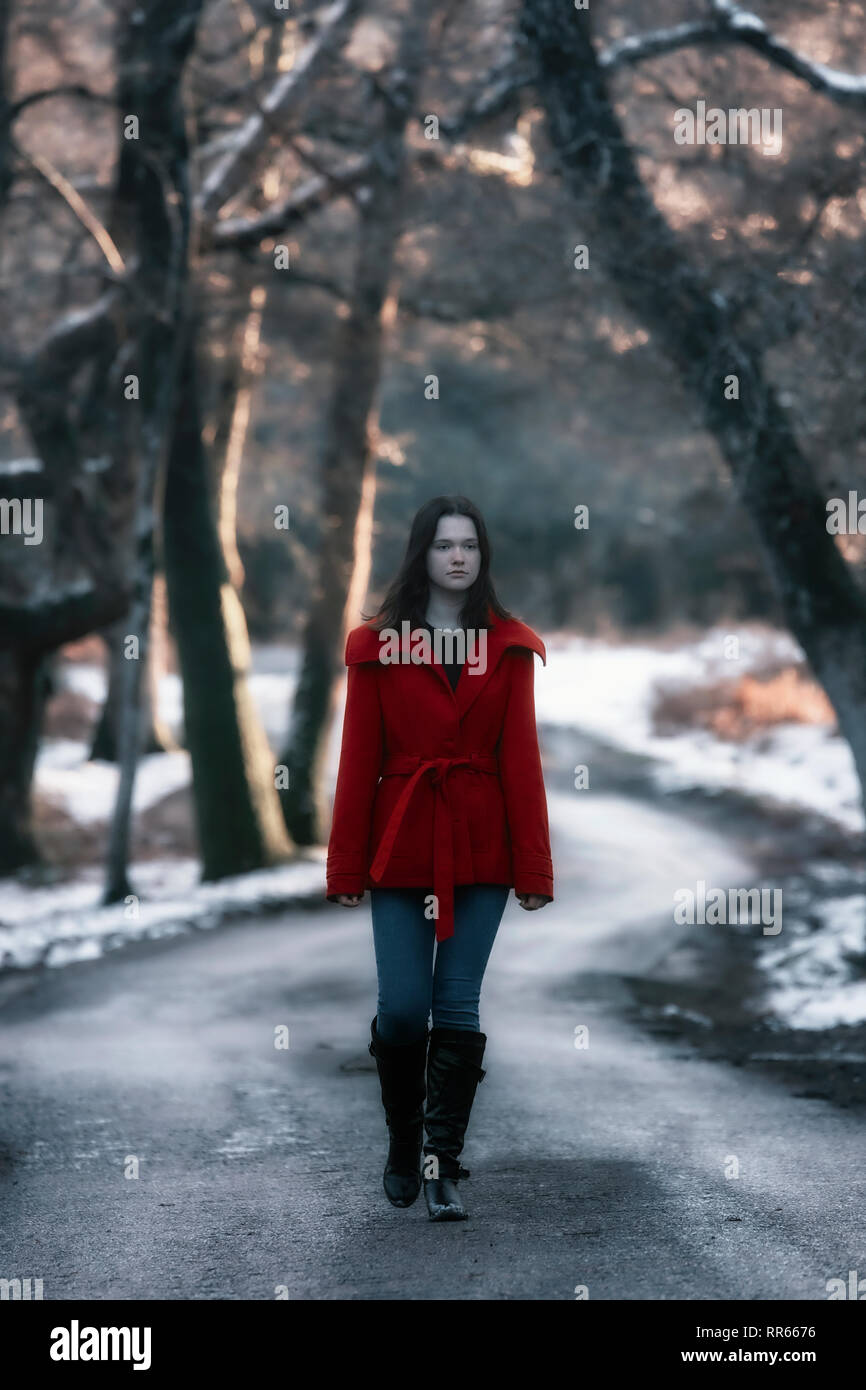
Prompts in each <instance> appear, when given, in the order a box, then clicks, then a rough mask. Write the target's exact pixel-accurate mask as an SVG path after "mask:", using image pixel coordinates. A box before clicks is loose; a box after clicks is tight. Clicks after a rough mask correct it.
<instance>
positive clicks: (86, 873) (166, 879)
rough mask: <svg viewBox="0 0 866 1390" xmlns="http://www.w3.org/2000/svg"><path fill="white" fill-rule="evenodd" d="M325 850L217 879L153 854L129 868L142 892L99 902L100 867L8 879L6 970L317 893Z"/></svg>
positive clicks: (3, 915)
mask: <svg viewBox="0 0 866 1390" xmlns="http://www.w3.org/2000/svg"><path fill="white" fill-rule="evenodd" d="M323 872H324V852H323V851H317V852H315V853H311V856H310V858H309V860H307V861H299V862H298V863H294V864H286V865H283V866H280V867H279V868H274V869H261V870H259V871H258V872H257V873H251V874H238V875H237V876H236V877H234V878H227V879H222V880H221V881H219V882H217V883H200V882H199V881H198V879H199V873H200V865H199V864H198V862H197V861H196V860H194V859H182V860H178V859H171V860H162V861H160V860H150V861H148V862H147V863H146V864H139V865H137V866H136V867H135V869H134V871H133V872H132V874H131V878H132V880H133V884H134V887H135V888H136V889H137V890H138V893H137V894H135V895H131V896H130V897H129V898H127V899H125V901H124V902H122V903H116V904H114V905H112V906H111V907H101V906H100V898H101V889H102V873H101V870H100V869H98V868H96V867H94V866H88V867H86V868H85V869H82V871H81V875H80V878H79V880H78V881H76V882H75V883H73V884H62V885H57V886H56V887H52V888H35V889H34V888H25V887H23V886H21V885H17V884H9V883H7V884H6V885H5V886H4V889H3V898H2V907H0V970H2V969H4V968H5V969H8V968H10V967H17V968H18V969H26V968H27V967H29V966H34V965H40V964H41V965H49V966H56V965H68V964H69V963H70V962H72V961H79V960H92V959H93V958H94V957H96V956H101V955H102V954H103V953H104V952H105V951H107V950H110V949H112V948H113V947H116V946H121V945H123V944H124V943H125V942H127V941H133V940H136V939H137V938H140V937H159V936H177V935H178V934H179V933H181V932H185V931H189V930H190V929H191V928H192V927H202V928H204V927H215V926H218V925H219V923H220V922H222V921H224V920H226V919H227V918H228V917H237V916H242V915H243V914H244V913H248V912H253V913H259V912H261V911H263V910H264V909H267V908H278V907H283V906H286V905H288V904H290V903H292V902H294V901H297V900H298V899H302V898H311V897H312V898H315V899H317V900H318V899H319V898H320V897H321V893H322V884H323Z"/></svg>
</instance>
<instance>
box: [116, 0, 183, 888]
mask: <svg viewBox="0 0 866 1390" xmlns="http://www.w3.org/2000/svg"><path fill="white" fill-rule="evenodd" d="M201 5H202V0H180V3H178V0H150V4H149V5H146V6H142V5H140V4H139V3H138V0H132V2H131V4H130V6H129V8H128V9H127V11H126V13H125V16H124V18H125V21H126V22H125V24H124V25H122V27H121V30H120V36H119V43H118V74H119V80H118V98H119V100H118V105H119V110H120V112H121V117H120V120H121V138H120V159H119V165H118V180H117V192H116V198H115V206H114V214H115V217H116V221H117V229H118V236H119V237H120V243H119V244H121V245H122V246H123V247H124V249H127V248H128V251H129V253H130V255H131V256H132V257H133V258H134V263H135V265H136V270H135V275H136V282H137V288H138V290H139V292H140V301H138V302H137V303H136V306H135V309H134V311H133V313H132V314H131V328H132V335H131V337H132V341H133V342H134V343H135V346H136V358H135V372H134V374H135V375H136V377H137V379H138V382H139V392H140V399H139V400H138V403H137V404H133V406H132V409H133V412H134V413H133V419H134V422H135V426H136V428H135V446H136V447H135V456H136V461H137V465H138V467H137V476H136V487H135V509H134V513H133V521H132V535H131V540H132V545H131V555H130V570H131V572H132V576H133V591H132V601H131V603H130V609H129V618H128V629H127V634H128V638H129V639H130V640H131V642H132V643H133V644H135V647H134V650H132V651H128V650H126V638H125V639H124V651H123V654H122V655H123V666H122V667H121V671H120V677H119V696H120V698H119V702H118V714H117V745H118V746H117V753H118V763H119V777H118V784H117V798H116V801H115V806H114V814H113V816H112V821H111V826H110V830H109V841H108V854H107V858H106V881H105V898H104V900H105V902H107V903H110V902H117V901H118V900H119V899H121V898H124V897H126V896H127V895H128V894H129V891H130V889H129V883H128V878H127V864H128V859H129V840H130V822H131V816H132V796H133V791H134V787H135V775H136V769H137V766H138V757H139V746H140V740H141V706H142V691H143V687H144V685H145V679H144V671H145V668H146V665H147V657H148V645H149V636H150V613H151V598H152V593H153V581H154V574H155V572H156V537H155V532H156V524H157V514H158V509H159V505H160V502H161V499H162V490H163V478H164V470H165V462H166V457H167V452H168V447H169V443H170V440H171V434H172V429H173V425H174V420H175V418H176V413H177V409H178V392H177V385H178V375H179V372H180V367H181V361H182V359H183V355H184V352H185V350H186V322H187V315H186V300H187V284H188V279H189V242H190V236H189V228H190V205H189V147H188V142H187V132H186V116H185V112H184V107H183V98H182V92H181V83H182V79H183V73H184V68H185V66H186V61H187V59H188V57H189V55H190V52H191V51H192V47H193V43H194V40H195V32H196V26H197V24H198V19H199V13H200V10H201ZM128 112H135V113H136V115H137V116H138V118H139V123H140V124H139V132H138V138H136V139H134V140H129V139H125V138H124V130H123V127H124V124H125V120H126V113H128ZM181 405H182V398H181Z"/></svg>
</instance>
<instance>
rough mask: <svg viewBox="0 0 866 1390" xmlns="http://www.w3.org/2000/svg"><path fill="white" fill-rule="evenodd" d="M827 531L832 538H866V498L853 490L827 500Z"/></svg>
mask: <svg viewBox="0 0 866 1390" xmlns="http://www.w3.org/2000/svg"><path fill="white" fill-rule="evenodd" d="M827 530H828V531H829V533H830V535H831V536H866V497H859V496H858V495H857V493H856V492H855V491H854V490H853V488H852V490H851V491H850V492H849V493H848V497H847V500H846V499H845V498H844V497H830V498H828V500H827Z"/></svg>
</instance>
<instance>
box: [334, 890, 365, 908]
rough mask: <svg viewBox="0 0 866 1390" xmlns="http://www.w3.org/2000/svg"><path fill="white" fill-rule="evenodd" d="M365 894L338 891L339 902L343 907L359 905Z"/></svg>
mask: <svg viewBox="0 0 866 1390" xmlns="http://www.w3.org/2000/svg"><path fill="white" fill-rule="evenodd" d="M363 896H364V894H363V893H338V894H337V902H338V903H339V904H340V906H341V907H357V906H358V904H359V902H360V901H361V899H362V898H363Z"/></svg>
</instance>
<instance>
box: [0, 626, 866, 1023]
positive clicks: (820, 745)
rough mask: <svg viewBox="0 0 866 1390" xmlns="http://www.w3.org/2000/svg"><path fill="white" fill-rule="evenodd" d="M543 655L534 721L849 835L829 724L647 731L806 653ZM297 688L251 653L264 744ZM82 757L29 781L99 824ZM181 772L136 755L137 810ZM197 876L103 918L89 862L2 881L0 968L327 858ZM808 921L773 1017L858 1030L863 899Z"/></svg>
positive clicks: (96, 680)
mask: <svg viewBox="0 0 866 1390" xmlns="http://www.w3.org/2000/svg"><path fill="white" fill-rule="evenodd" d="M732 638H733V639H735V640H736V644H737V647H736V659H735V660H732V659H731V657H730V650H731V639H732ZM546 645H547V651H548V664H547V666H546V667H545V668H541V667H540V665H539V666H538V667H537V670H536V682H535V692H536V712H537V716H538V720H539V723H540V724H541V725H545V724H547V725H558V726H565V727H568V728H574V729H578V730H582V731H584V732H586V733H588V734H590V735H592V736H594V737H596V738H598V739H601V740H603V741H605V742H607V743H609V744H611V745H613V746H615V747H619V748H622V749H624V750H626V751H628V752H632V753H635V754H639V755H642V756H644V757H647V758H649V759H651V760H652V763H653V766H652V770H651V773H650V776H651V777H652V779H653V780H654V781H655V783H656V785H657V787H658V788H659V790H660V791H667V790H674V789H685V788H704V789H712V790H718V791H721V790H723V789H736V790H737V791H738V792H740V793H743V794H746V795H753V796H757V797H760V798H762V799H771V800H775V801H778V802H783V803H786V804H788V805H795V806H802V807H803V808H804V809H810V810H817V811H819V812H821V813H822V814H824V815H825V816H827V817H828V818H831V819H833V820H835V821H836V822H837V823H838V824H839V825H840V828H843V829H845V830H846V831H858V832H859V831H862V830H863V827H864V822H863V814H862V810H861V806H860V800H859V787H858V783H857V778H856V774H855V770H854V765H853V759H852V757H851V754H850V752H849V750H848V746H847V744H846V743H845V742H844V740H842V739H841V738H839V737H838V736H836V735H834V734H833V732H832V730H830V729H829V728H827V727H825V726H822V725H808V724H802V725H800V724H782V725H778V726H776V727H774V728H772V729H770V730H766V731H763V732H761V733H760V734H757V735H755V736H754V737H751V738H747V739H745V740H743V741H742V742H739V743H735V742H726V741H724V740H722V739H719V738H717V737H716V736H715V735H714V734H713V733H712V732H709V731H705V730H702V729H687V730H683V731H682V732H679V733H677V734H674V735H672V736H667V735H662V734H659V733H657V732H656V731H655V730H654V727H653V719H652V709H653V703H654V700H655V697H656V695H657V694H658V693H659V692H660V691H662V690H667V689H670V688H672V687H673V688H677V687H678V688H681V689H683V690H689V689H694V688H696V687H702V686H706V685H710V684H715V683H716V682H717V681H719V680H723V679H726V678H730V677H732V676H739V675H743V674H745V673H746V672H748V671H753V670H756V669H759V668H760V667H762V666H765V665H766V664H767V663H768V661H779V662H782V663H798V662H799V661H800V660H802V653H801V651H800V649H799V647H798V646H797V644H796V643H795V642H794V641H793V639H792V638H791V637H790V636H789V635H788V634H786V633H783V632H776V631H773V630H771V629H769V628H763V627H757V626H756V627H748V628H746V627H741V628H736V629H728V630H726V629H720V628H719V629H714V630H712V631H710V632H708V633H706V634H705V635H704V636H703V637H702V638H701V639H700V640H693V641H688V642H681V643H680V644H679V645H675V644H669V645H667V646H664V645H663V644H654V645H650V644H648V643H643V644H640V643H622V642H613V641H611V642H607V641H604V640H600V639H593V638H583V637H574V636H572V635H552V636H550V637H549V638H547V639H546ZM59 676H60V679H61V681H62V682H63V684H65V685H66V686H67V687H68V688H69V689H72V690H75V691H77V692H79V693H81V694H82V695H85V696H86V697H87V698H89V699H91V700H93V701H94V702H97V703H98V702H101V700H102V699H103V697H104V690H105V680H104V674H103V672H102V670H101V669H100V668H99V667H98V666H96V665H88V664H84V663H79V664H68V665H65V666H62V667H61V668H60V672H59ZM296 678H297V652H296V651H294V650H291V649H287V648H282V647H277V646H268V647H265V646H262V647H258V648H256V649H254V652H253V674H252V677H251V680H250V686H251V691H252V695H253V699H254V701H255V703H256V705H257V707H258V710H259V714H260V716H261V718H262V722H263V724H264V726H265V730H266V732H267V735H268V737H269V739H270V742H271V746H272V747H273V748H274V749H275V750H276V749H279V748H280V746H281V743H282V739H283V737H284V734H285V729H286V724H287V719H288V711H289V708H290V704H291V699H292V695H293V692H294V686H295V681H296ZM344 695H345V687H344V689H343V696H344ZM159 711H160V715H161V717H162V719H163V720H164V721H165V723H166V724H167V725H168V727H169V728H170V729H171V730H172V731H173V732H174V733H175V735H177V734H178V733H179V730H180V725H181V719H182V690H181V685H180V681H179V679H178V677H177V676H174V675H169V676H166V677H164V678H163V680H162V681H161V683H160V690H159ZM337 713H338V717H337V719H336V720H335V722H334V725H333V727H332V731H331V737H330V742H329V747H328V752H327V757H326V770H327V775H328V776H329V778H330V781H331V784H332V785H333V782H334V779H335V778H336V772H337V763H338V758H339V749H340V737H341V726H342V707H341V706H340V707H338V712H337ZM86 752H87V749H86V746H85V745H84V744H83V743H78V742H73V741H71V740H59V739H58V740H47V741H45V742H44V743H43V745H42V747H41V749H40V753H39V758H38V762H37V770H36V785H37V788H38V790H39V792H40V793H41V794H42V795H44V796H47V797H49V798H51V799H53V800H55V801H59V802H60V804H61V805H63V806H64V807H65V809H66V810H67V811H68V813H69V814H70V815H71V816H73V818H75V819H76V820H78V821H79V822H80V823H81V824H87V823H90V824H92V823H94V822H98V821H104V820H107V819H108V817H109V816H110V813H111V808H112V803H113V798H114V790H115V785H116V776H117V774H116V769H115V768H113V767H111V766H110V765H108V764H105V763H91V762H87V761H85V756H86ZM189 778H190V765H189V758H188V755H187V754H186V753H185V752H182V751H179V752H173V753H166V754H157V755H151V756H149V757H146V758H144V759H142V762H141V765H140V767H139V772H138V777H137V779H136V789H135V807H136V809H137V810H139V811H141V810H143V809H145V808H146V807H149V806H153V805H155V804H156V803H158V802H159V801H160V800H162V799H163V798H164V797H166V796H168V795H170V794H171V793H172V792H174V791H176V790H178V789H179V788H182V787H184V786H186V785H188V783H189ZM198 873H199V868H198V865H197V864H196V863H195V862H194V861H192V860H171V861H151V862H147V863H142V864H139V865H135V866H134V867H133V870H132V872H131V877H132V880H133V883H134V887H135V889H136V891H137V892H138V893H139V895H140V900H135V901H133V902H131V903H127V904H120V905H118V906H115V907H111V908H101V907H100V906H99V900H100V891H101V877H102V875H101V870H100V869H99V868H97V867H92V866H91V867H85V868H83V869H82V870H81V871H80V872H79V874H78V876H77V878H76V880H75V881H74V882H72V883H69V882H66V883H63V884H59V885H57V886H55V887H44V888H39V887H26V886H24V885H23V884H18V883H14V882H11V883H10V882H8V881H7V882H6V883H5V884H4V885H3V888H2V897H0V968H2V967H3V966H18V967H23V966H29V965H34V964H37V963H39V962H42V963H44V964H47V965H62V964H65V963H67V962H68V961H71V960H80V959H86V958H89V957H91V956H96V955H99V954H101V953H102V951H104V950H106V949H109V948H111V947H112V946H115V945H119V944H122V942H123V941H124V940H128V939H131V938H134V937H140V936H153V935H166V934H174V933H177V932H180V931H184V930H186V929H188V928H189V927H190V926H212V925H214V924H215V923H216V922H218V921H221V920H223V919H224V918H225V917H227V916H229V915H235V914H237V913H243V912H245V911H256V910H260V909H261V908H262V907H265V906H267V905H269V904H270V905H277V904H284V903H288V902H291V901H292V900H293V899H294V898H298V897H300V898H306V897H309V896H310V895H313V896H316V895H320V894H321V893H322V892H323V890H324V850H319V851H316V852H314V853H313V854H312V855H311V856H310V858H309V860H307V861H305V862H304V861H302V862H299V863H296V864H292V865H288V866H286V867H283V868H279V869H274V870H269V871H263V872H260V873H257V874H248V875H244V876H241V877H238V878H234V879H229V880H226V881H225V882H222V883H217V884H200V883H199V882H198ZM811 911H812V920H813V923H814V922H815V921H817V923H818V929H817V930H815V929H809V930H807V929H806V928H805V927H804V926H803V925H802V924H801V923H800V924H798V922H797V921H796V917H795V918H794V919H792V921H791V929H790V931H785V932H784V936H783V937H780V938H779V939H778V941H774V942H772V943H768V945H767V948H766V951H765V953H764V954H763V955H762V968H763V969H764V970H765V971H766V979H767V990H768V1002H769V1005H770V1008H771V1010H772V1011H773V1012H775V1014H776V1016H777V1017H780V1018H783V1019H784V1020H785V1021H786V1022H788V1023H790V1024H791V1025H792V1026H794V1027H802V1028H810V1029H819V1028H825V1027H831V1026H833V1025H835V1024H837V1023H846V1022H849V1023H853V1022H860V1021H863V1020H866V982H863V981H862V979H859V978H858V976H860V975H862V966H863V962H864V961H866V933H864V918H866V914H864V897H863V894H862V893H860V892H855V893H851V892H848V893H840V894H838V895H837V896H833V895H832V893H830V894H828V896H827V897H824V898H822V897H821V896H820V895H818V897H817V901H815V899H814V898H813V900H812V904H811Z"/></svg>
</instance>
